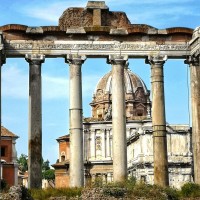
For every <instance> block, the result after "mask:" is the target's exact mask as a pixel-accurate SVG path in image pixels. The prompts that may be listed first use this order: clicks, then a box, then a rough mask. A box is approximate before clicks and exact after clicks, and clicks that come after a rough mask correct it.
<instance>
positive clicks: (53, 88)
mask: <svg viewBox="0 0 200 200" xmlns="http://www.w3.org/2000/svg"><path fill="white" fill-rule="evenodd" d="M28 84H29V83H28V74H27V73H26V72H24V71H23V70H21V69H20V68H19V67H18V66H16V65H12V66H6V67H5V68H4V70H3V72H2V95H3V96H4V97H10V98H14V99H27V98H28V88H29V86H28ZM67 90H68V80H67V78H63V77H52V76H49V75H47V74H44V75H42V92H43V98H44V100H46V99H58V98H67Z"/></svg>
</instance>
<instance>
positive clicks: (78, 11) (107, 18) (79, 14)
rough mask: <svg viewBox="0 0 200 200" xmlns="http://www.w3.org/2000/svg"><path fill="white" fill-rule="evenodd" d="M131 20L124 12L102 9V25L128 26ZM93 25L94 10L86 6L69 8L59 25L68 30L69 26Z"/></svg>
mask: <svg viewBox="0 0 200 200" xmlns="http://www.w3.org/2000/svg"><path fill="white" fill-rule="evenodd" d="M129 25H130V21H129V19H128V18H127V16H126V13H124V12H110V11H108V10H102V11H101V26H111V27H118V28H122V27H128V26H129ZM90 26H93V12H91V11H90V10H85V9H84V8H68V9H67V10H65V11H64V13H63V14H62V16H61V17H60V19H59V27H60V29H61V30H63V31H66V30H67V28H69V27H90Z"/></svg>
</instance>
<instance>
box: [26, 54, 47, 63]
mask: <svg viewBox="0 0 200 200" xmlns="http://www.w3.org/2000/svg"><path fill="white" fill-rule="evenodd" d="M25 59H26V61H27V62H28V63H29V64H32V65H40V64H41V63H44V60H45V55H43V54H26V55H25Z"/></svg>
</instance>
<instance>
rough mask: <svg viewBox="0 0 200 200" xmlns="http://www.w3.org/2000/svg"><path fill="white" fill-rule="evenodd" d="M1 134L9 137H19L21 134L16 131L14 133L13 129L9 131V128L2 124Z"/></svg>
mask: <svg viewBox="0 0 200 200" xmlns="http://www.w3.org/2000/svg"><path fill="white" fill-rule="evenodd" d="M1 136H4V137H5V136H7V137H15V138H18V137H19V136H17V135H15V134H14V133H12V132H11V131H9V130H8V129H6V128H5V127H3V126H1Z"/></svg>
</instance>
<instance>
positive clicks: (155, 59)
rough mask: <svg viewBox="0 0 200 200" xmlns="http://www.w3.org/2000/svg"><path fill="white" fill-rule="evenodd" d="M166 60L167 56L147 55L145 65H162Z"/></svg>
mask: <svg viewBox="0 0 200 200" xmlns="http://www.w3.org/2000/svg"><path fill="white" fill-rule="evenodd" d="M166 60H167V55H160V54H158V55H153V56H152V55H149V56H148V57H147V58H146V60H145V63H146V64H151V65H164V63H165V61H166Z"/></svg>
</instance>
